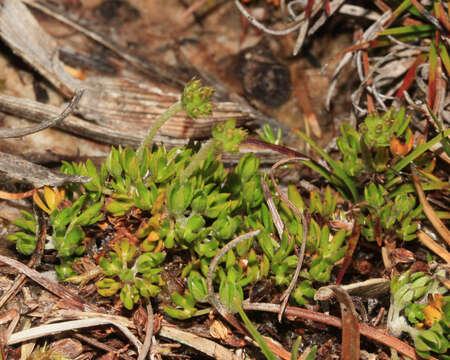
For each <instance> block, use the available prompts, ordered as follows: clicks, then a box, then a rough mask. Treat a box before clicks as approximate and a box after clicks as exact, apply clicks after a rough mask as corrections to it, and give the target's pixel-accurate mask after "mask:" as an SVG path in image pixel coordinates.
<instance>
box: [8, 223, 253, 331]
mask: <svg viewBox="0 0 450 360" xmlns="http://www.w3.org/2000/svg"><path fill="white" fill-rule="evenodd" d="M259 233H260V230H255V231H251V232H249V233H247V234H243V235H241V236H238V237H237V238H235V239H233V240H231V241H230V242H229V243H227V244H226V245H225V246H224V247H223V248H222V249H220V251H218V252H217V254H216V256H214V258H213V259H212V261H211V264H210V265H209V270H208V276H207V278H206V284H207V288H208V297H209V302H210V303H211V305H212V306H214V308H215V309H216V310H217V312H218V313H219V314H220V315H222V316H223V317H224V318H225V319H226V320H227V321H228V322H229V323H230V324H231V325H233V326H234V327H235V328H236V329H238V330H239V331H240V332H241V333H242V334H244V335H248V332H247V331H246V330H245V329H244V328H243V327H242V325H241V324H240V323H239V322H238V321H237V319H236V318H235V317H234V316H233V315H232V314H230V313H229V312H228V311H227V310H226V309H225V307H224V306H223V305H222V303H221V302H220V300H219V299H218V298H217V296H216V294H215V292H214V288H213V281H212V278H213V274H214V270H215V268H216V266H217V264H218V263H219V261H220V259H222V257H223V256H224V255H225V254H226V253H227V252H228V251H229V250H231V249H232V248H234V247H235V246H236V245H237V244H239V243H241V242H242V241H244V240H247V239H250V238H252V237H253V236H256V235H258V234H259ZM0 260H1V259H0Z"/></svg>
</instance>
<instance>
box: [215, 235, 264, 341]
mask: <svg viewBox="0 0 450 360" xmlns="http://www.w3.org/2000/svg"><path fill="white" fill-rule="evenodd" d="M260 232H261V231H260V230H254V231H250V232H249V233H247V234H243V235H241V236H238V237H237V238H235V239H233V240H231V241H230V242H229V243H228V244H226V245H225V246H224V247H223V248H222V249H220V251H219V252H217V254H216V256H214V259H212V261H211V264H210V265H209V270H208V276H207V277H206V284H207V288H208V298H209V302H210V303H211V305H212V306H214V308H215V309H216V310H217V312H218V313H219V314H220V315H222V316H223V317H224V318H225V319H226V320H227V321H228V322H229V323H230V324H231V325H233V326H234V327H235V328H236V329H238V330H239V331H240V332H241V333H243V334H244V335H248V333H247V331H246V330H245V329H244V328H243V327H242V326H241V325H240V324H239V322H238V321H237V320H236V318H235V317H234V316H233V315H232V314H230V313H229V312H228V311H227V310H226V309H225V307H224V306H223V305H222V303H221V302H220V300H219V299H218V298H217V297H216V294H215V293H214V288H213V282H212V277H213V274H214V270H215V268H216V266H217V264H218V263H219V261H220V259H222V257H223V256H224V255H225V254H226V253H227V252H228V251H229V250H231V249H232V248H234V247H235V246H236V245H237V244H239V243H241V242H242V241H244V240H247V239H250V238H252V237H253V236H256V235H258V234H259V233H260Z"/></svg>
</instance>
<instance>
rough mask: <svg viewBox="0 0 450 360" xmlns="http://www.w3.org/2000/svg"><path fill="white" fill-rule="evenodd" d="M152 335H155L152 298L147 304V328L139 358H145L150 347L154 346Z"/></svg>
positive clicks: (142, 359)
mask: <svg viewBox="0 0 450 360" xmlns="http://www.w3.org/2000/svg"><path fill="white" fill-rule="evenodd" d="M152 337H153V308H152V303H151V302H150V299H149V301H148V304H147V327H146V329H145V339H144V342H143V343H142V348H141V351H140V352H139V356H138V360H144V359H145V358H146V357H147V355H148V352H149V351H150V348H151V346H152Z"/></svg>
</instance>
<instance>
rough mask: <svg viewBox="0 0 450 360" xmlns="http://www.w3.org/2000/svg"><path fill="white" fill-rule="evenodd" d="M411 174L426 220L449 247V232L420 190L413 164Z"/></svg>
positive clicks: (420, 186)
mask: <svg viewBox="0 0 450 360" xmlns="http://www.w3.org/2000/svg"><path fill="white" fill-rule="evenodd" d="M411 172H412V179H413V183H414V186H415V188H416V191H417V195H418V197H419V201H420V203H421V204H422V206H423V211H424V212H425V215H426V216H427V218H428V220H430V222H431V223H432V224H433V226H434V228H435V229H436V231H437V232H438V233H439V235H441V236H442V238H443V239H444V240H445V242H446V243H447V244H448V245H450V231H449V230H448V229H447V228H446V226H445V225H444V223H443V222H442V221H441V219H439V217H438V216H437V215H436V212H435V211H434V209H433V207H432V206H431V205H430V203H429V202H428V200H427V198H426V196H425V192H424V191H423V189H422V185H421V184H420V180H419V176H418V173H417V170H416V167H415V165H414V164H411Z"/></svg>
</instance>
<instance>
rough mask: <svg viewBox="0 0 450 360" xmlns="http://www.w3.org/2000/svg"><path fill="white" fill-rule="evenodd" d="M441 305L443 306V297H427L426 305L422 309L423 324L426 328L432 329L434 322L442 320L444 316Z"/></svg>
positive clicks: (438, 295)
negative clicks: (423, 315)
mask: <svg viewBox="0 0 450 360" xmlns="http://www.w3.org/2000/svg"><path fill="white" fill-rule="evenodd" d="M442 305H444V297H443V296H442V295H441V294H434V295H431V296H430V297H429V299H428V305H427V306H426V307H425V308H424V309H422V312H423V313H424V314H425V320H424V323H425V325H426V326H428V327H432V326H433V323H434V322H435V321H440V320H441V319H442V317H443V316H444V313H443V312H442Z"/></svg>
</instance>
